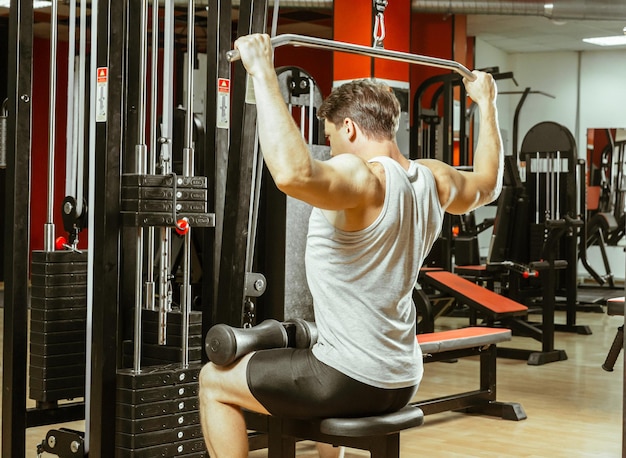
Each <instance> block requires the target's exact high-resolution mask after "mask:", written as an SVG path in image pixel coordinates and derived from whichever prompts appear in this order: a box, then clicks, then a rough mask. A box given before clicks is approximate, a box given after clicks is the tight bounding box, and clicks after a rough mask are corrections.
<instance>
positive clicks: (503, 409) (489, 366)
mask: <svg viewBox="0 0 626 458" xmlns="http://www.w3.org/2000/svg"><path fill="white" fill-rule="evenodd" d="M496 370H497V349H496V346H495V345H489V347H488V348H486V349H484V350H483V351H482V352H481V353H480V391H481V392H482V393H488V395H487V399H488V401H487V402H485V403H480V404H477V405H476V406H475V407H469V408H467V409H465V410H466V411H467V412H472V413H482V414H483V415H490V416H493V417H500V418H502V419H504V420H513V421H519V420H525V419H526V412H524V409H523V407H522V406H521V404H519V403H517V402H498V401H496V394H497V393H496Z"/></svg>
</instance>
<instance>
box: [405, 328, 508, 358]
mask: <svg viewBox="0 0 626 458" xmlns="http://www.w3.org/2000/svg"><path fill="white" fill-rule="evenodd" d="M508 340H511V330H510V329H500V328H483V327H470V328H461V329H453V330H450V331H439V332H433V333H429V334H419V335H418V336H417V341H418V342H419V344H420V348H421V349H422V353H424V354H433V353H440V352H444V351H452V350H461V349H465V348H475V347H486V346H488V345H492V344H497V343H500V342H505V341H508Z"/></svg>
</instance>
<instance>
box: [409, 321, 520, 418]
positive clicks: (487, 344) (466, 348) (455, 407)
mask: <svg viewBox="0 0 626 458" xmlns="http://www.w3.org/2000/svg"><path fill="white" fill-rule="evenodd" d="M417 340H418V341H419V343H420V347H421V349H422V353H423V355H424V362H425V363H429V362H436V361H450V360H455V359H457V358H463V357H467V356H476V355H478V356H479V357H480V386H479V389H478V390H475V391H469V392H465V393H458V394H452V395H448V396H444V397H439V398H435V399H429V400H424V401H417V402H413V403H411V405H413V406H416V407H419V408H421V409H422V411H423V412H424V415H431V414H435V413H439V412H445V411H465V412H468V413H481V414H484V415H491V416H496V417H501V418H503V419H505V420H514V421H518V420H524V419H525V418H526V413H525V412H524V409H523V408H522V406H521V405H520V404H518V403H515V402H498V401H496V362H497V358H496V356H497V354H496V344H498V343H500V342H505V341H508V340H511V331H510V330H509V329H501V328H487V327H469V328H461V329H454V330H450V331H440V332H432V333H427V334H419V335H418V336H417ZM418 395H419V391H418Z"/></svg>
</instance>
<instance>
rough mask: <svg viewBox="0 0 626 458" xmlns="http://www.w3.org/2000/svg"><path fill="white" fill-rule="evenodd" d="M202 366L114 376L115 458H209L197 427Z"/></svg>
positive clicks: (122, 372) (167, 367) (176, 366)
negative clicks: (199, 381)
mask: <svg viewBox="0 0 626 458" xmlns="http://www.w3.org/2000/svg"><path fill="white" fill-rule="evenodd" d="M200 368H201V365H200V364H194V365H189V366H188V367H186V368H183V367H182V366H181V365H180V364H170V365H164V366H159V367H151V368H145V369H141V371H139V372H134V371H132V370H130V369H122V370H119V371H118V372H117V399H116V404H115V412H116V414H115V416H116V421H115V456H116V458H130V457H132V458H155V457H188V458H205V457H208V454H207V452H206V446H205V444H204V439H203V436H202V428H201V426H200V411H199V401H198V375H199V373H200Z"/></svg>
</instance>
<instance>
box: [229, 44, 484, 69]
mask: <svg viewBox="0 0 626 458" xmlns="http://www.w3.org/2000/svg"><path fill="white" fill-rule="evenodd" d="M271 42H272V47H274V48H278V47H279V46H285V45H291V46H302V47H305V48H317V49H327V50H329V51H341V52H347V53H350V54H361V55H364V56H370V57H377V58H381V59H388V60H396V61H399V62H406V63H409V64H417V65H426V66H428V67H438V68H445V69H448V70H453V71H455V72H457V73H458V74H460V75H462V76H463V77H465V78H467V79H468V80H469V81H474V80H475V79H476V75H474V74H473V73H472V72H471V71H470V70H468V69H467V68H466V67H465V66H464V65H462V64H460V63H458V62H455V61H453V60H447V59H439V58H437V57H429V56H422V55H419V54H410V53H407V52H402V51H391V50H389V49H383V48H372V47H369V46H363V45H357V44H352V43H345V42H342V41H334V40H327V39H325V38H317V37H308V36H305V35H296V34H291V33H287V34H283V35H277V36H275V37H274V38H272V39H271ZM226 58H227V59H228V60H229V61H230V62H234V61H236V60H239V58H240V56H239V51H238V50H236V49H233V50H231V51H228V52H227V53H226Z"/></svg>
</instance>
